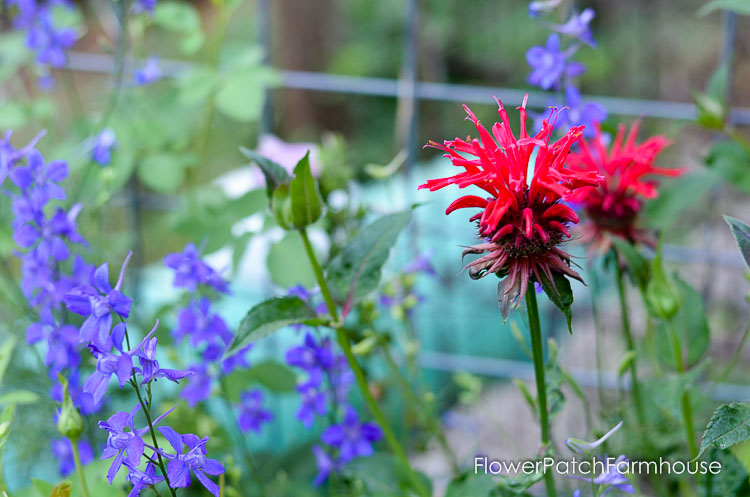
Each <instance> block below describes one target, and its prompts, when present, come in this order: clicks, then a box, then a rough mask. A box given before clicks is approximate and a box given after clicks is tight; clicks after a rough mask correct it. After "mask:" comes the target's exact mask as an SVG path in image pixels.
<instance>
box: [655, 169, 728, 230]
mask: <svg viewBox="0 0 750 497" xmlns="http://www.w3.org/2000/svg"><path fill="white" fill-rule="evenodd" d="M718 183H719V178H718V176H717V175H715V174H709V173H704V174H684V175H682V176H680V177H679V178H675V179H674V180H673V181H670V182H669V183H665V184H664V185H662V186H661V187H660V189H659V196H658V197H656V198H655V199H653V200H651V201H649V202H648V203H647V204H646V208H645V210H644V212H643V215H642V216H641V218H642V219H644V220H646V221H647V222H648V224H649V226H651V227H652V228H656V229H659V230H664V229H667V228H669V227H670V226H671V225H672V224H673V223H674V222H675V220H677V219H679V215H680V214H681V213H682V211H684V210H685V209H687V208H688V207H695V206H697V205H701V200H702V198H703V197H704V196H705V195H707V194H708V192H709V191H711V189H712V188H713V187H714V186H715V185H717V184H718Z"/></svg>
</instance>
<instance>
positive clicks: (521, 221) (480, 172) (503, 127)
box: [419, 96, 602, 317]
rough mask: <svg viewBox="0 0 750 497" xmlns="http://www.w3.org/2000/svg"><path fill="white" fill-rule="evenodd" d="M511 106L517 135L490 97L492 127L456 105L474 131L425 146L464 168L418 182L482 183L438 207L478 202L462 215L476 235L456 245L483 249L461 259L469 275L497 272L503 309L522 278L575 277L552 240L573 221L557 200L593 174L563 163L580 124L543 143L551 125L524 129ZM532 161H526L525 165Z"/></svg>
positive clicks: (512, 301)
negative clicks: (494, 112)
mask: <svg viewBox="0 0 750 497" xmlns="http://www.w3.org/2000/svg"><path fill="white" fill-rule="evenodd" d="M527 98H528V96H527V97H526V98H524V100H523V104H522V105H521V107H519V111H520V114H521V135H520V138H519V139H516V137H515V136H514V135H513V131H512V130H511V127H510V122H509V119H508V113H507V112H506V111H505V109H504V108H503V105H502V103H501V102H500V100H497V99H495V100H496V101H497V104H498V107H499V109H498V114H499V115H500V119H501V120H502V122H501V123H495V125H494V126H492V134H490V132H489V131H487V129H485V127H484V126H482V124H481V123H480V122H479V119H477V117H476V116H475V115H474V113H473V112H471V110H469V108H468V107H466V106H464V109H465V110H466V113H467V114H468V115H469V118H470V119H471V120H472V121H473V122H474V126H475V127H476V129H477V131H478V133H479V139H476V138H475V139H471V138H467V139H466V140H463V139H461V138H456V139H455V140H446V141H445V142H444V145H440V144H439V143H435V142H430V143H429V144H428V146H431V147H434V148H438V149H440V150H443V151H444V152H445V157H448V158H449V159H450V160H451V161H452V162H453V165H455V166H459V167H461V168H463V169H464V172H462V173H460V174H457V175H456V176H451V177H449V178H442V179H433V180H429V181H427V183H425V184H424V185H421V186H420V187H419V188H428V189H429V190H430V191H435V190H439V189H441V188H443V187H445V186H448V185H457V186H458V187H459V188H465V187H467V186H470V185H474V186H477V187H479V188H481V189H482V190H484V192H485V195H484V196H481V197H479V196H476V195H466V196H463V197H460V198H459V199H458V200H456V201H455V202H453V203H452V204H451V205H450V206H449V207H448V209H446V211H445V212H446V214H450V213H451V212H453V211H455V210H456V209H463V208H478V209H481V211H480V212H478V213H476V214H474V215H473V216H472V217H471V218H470V219H469V220H470V221H476V223H477V228H478V232H479V238H480V239H481V240H482V242H481V243H479V244H477V245H474V246H472V247H468V248H466V249H465V250H464V255H467V254H483V255H482V257H480V258H478V259H476V260H475V261H473V262H471V263H469V264H468V265H467V266H466V268H467V269H469V275H470V276H471V277H472V278H473V279H478V278H482V277H484V276H486V275H488V274H490V273H495V274H497V276H498V277H501V278H504V280H503V281H501V282H500V284H499V286H498V302H499V303H500V309H501V311H502V313H503V315H504V316H505V317H507V316H508V314H509V312H510V310H511V309H512V308H513V307H515V306H517V305H518V302H519V300H520V299H522V298H523V296H524V295H525V294H526V289H527V287H528V284H529V282H530V281H538V282H545V281H546V282H549V283H550V284H551V285H552V286H553V287H554V274H555V273H557V274H560V275H567V276H570V277H573V278H576V279H578V280H581V277H580V276H579V275H578V273H577V272H576V271H574V270H573V269H572V268H571V267H570V266H571V262H570V255H569V254H567V253H566V252H564V251H562V250H561V249H560V245H561V244H562V243H563V242H564V241H565V240H566V239H568V238H570V231H569V229H568V228H569V225H570V224H574V223H577V222H578V216H577V215H576V213H575V212H573V210H572V209H571V208H570V207H568V206H567V205H565V204H564V203H562V202H561V201H562V200H567V199H568V198H570V197H571V195H572V194H573V192H574V191H575V190H577V189H579V188H582V187H586V186H594V185H597V184H598V183H599V182H600V181H601V180H602V178H601V176H599V174H598V173H597V172H596V171H595V170H594V171H573V170H570V169H566V168H565V162H566V160H567V158H568V153H569V151H570V147H571V145H573V143H575V142H576V141H577V140H578V139H579V138H580V136H581V132H582V130H583V126H577V127H573V128H571V129H570V130H569V131H568V132H567V133H565V135H564V136H563V137H562V138H560V139H559V140H558V141H556V142H554V143H550V136H551V134H552V129H553V125H552V124H550V122H549V121H548V120H544V122H543V125H542V130H541V131H539V133H537V134H536V136H529V134H528V132H527V129H526V100H527ZM532 165H533V167H532Z"/></svg>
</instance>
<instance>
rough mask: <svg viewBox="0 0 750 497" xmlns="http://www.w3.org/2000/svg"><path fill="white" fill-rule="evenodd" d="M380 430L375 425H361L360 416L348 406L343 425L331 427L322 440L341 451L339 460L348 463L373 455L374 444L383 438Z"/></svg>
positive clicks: (322, 436)
mask: <svg viewBox="0 0 750 497" xmlns="http://www.w3.org/2000/svg"><path fill="white" fill-rule="evenodd" d="M382 435H383V434H382V432H381V431H380V428H379V427H378V426H377V425H376V424H373V423H360V421H359V415H358V414H357V411H356V410H354V408H353V407H352V406H346V408H345V412H344V420H343V422H342V423H341V424H336V425H331V426H329V427H328V428H326V430H325V431H324V432H323V434H322V435H321V437H320V439H321V440H322V441H323V442H324V443H326V444H328V445H330V446H332V447H336V448H338V449H339V454H338V459H339V461H340V462H341V463H343V464H346V463H347V462H349V461H351V460H353V459H355V458H357V457H363V456H369V455H370V454H372V453H373V448H372V443H373V442H376V441H378V440H380V438H381V437H382Z"/></svg>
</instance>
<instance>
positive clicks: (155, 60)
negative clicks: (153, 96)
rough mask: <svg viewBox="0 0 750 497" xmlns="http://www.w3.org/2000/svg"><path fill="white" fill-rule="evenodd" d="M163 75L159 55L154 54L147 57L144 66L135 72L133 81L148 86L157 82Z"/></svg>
mask: <svg viewBox="0 0 750 497" xmlns="http://www.w3.org/2000/svg"><path fill="white" fill-rule="evenodd" d="M161 77H162V71H161V67H160V66H159V56H158V55H152V56H151V57H149V58H148V59H146V63H145V64H143V67H141V68H140V69H138V70H136V71H135V72H134V73H133V82H134V83H135V84H136V85H138V86H146V85H150V84H151V83H155V82H156V81H158V80H160V79H161Z"/></svg>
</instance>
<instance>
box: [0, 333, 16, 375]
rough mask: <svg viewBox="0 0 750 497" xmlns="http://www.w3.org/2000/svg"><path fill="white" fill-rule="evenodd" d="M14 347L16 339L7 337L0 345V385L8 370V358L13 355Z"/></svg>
mask: <svg viewBox="0 0 750 497" xmlns="http://www.w3.org/2000/svg"><path fill="white" fill-rule="evenodd" d="M15 348H16V339H15V338H9V339H7V340H5V341H4V342H3V344H2V345H0V385H1V384H2V383H3V377H4V376H5V372H6V371H7V370H8V365H9V364H10V359H11V357H12V356H13V350H15Z"/></svg>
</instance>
